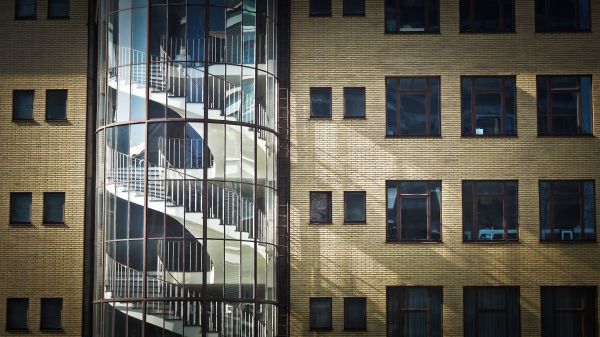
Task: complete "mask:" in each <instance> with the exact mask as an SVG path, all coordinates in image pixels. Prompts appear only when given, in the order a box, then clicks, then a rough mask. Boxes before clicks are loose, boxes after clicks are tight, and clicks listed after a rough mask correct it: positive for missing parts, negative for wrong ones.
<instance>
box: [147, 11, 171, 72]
mask: <svg viewBox="0 0 600 337" xmlns="http://www.w3.org/2000/svg"><path fill="white" fill-rule="evenodd" d="M167 9H168V7H167V6H151V7H150V34H149V35H148V38H149V51H150V61H151V62H157V61H165V60H166V51H167V50H169V49H168V45H167V41H166V40H167Z"/></svg>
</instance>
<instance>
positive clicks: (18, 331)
mask: <svg viewBox="0 0 600 337" xmlns="http://www.w3.org/2000/svg"><path fill="white" fill-rule="evenodd" d="M6 332H7V333H12V334H29V333H31V330H29V328H23V329H9V328H7V329H6Z"/></svg>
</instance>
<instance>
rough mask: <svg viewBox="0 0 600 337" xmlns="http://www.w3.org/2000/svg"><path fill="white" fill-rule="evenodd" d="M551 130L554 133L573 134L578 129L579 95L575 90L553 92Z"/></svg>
mask: <svg viewBox="0 0 600 337" xmlns="http://www.w3.org/2000/svg"><path fill="white" fill-rule="evenodd" d="M550 102H551V104H552V121H551V122H552V131H553V133H555V134H575V133H578V130H579V120H578V119H579V118H578V117H579V116H578V107H579V95H578V93H577V92H553V93H552V96H551V99H550Z"/></svg>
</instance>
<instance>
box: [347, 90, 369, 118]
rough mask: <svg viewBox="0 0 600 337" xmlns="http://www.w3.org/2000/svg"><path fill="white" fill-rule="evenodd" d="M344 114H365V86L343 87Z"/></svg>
mask: <svg viewBox="0 0 600 337" xmlns="http://www.w3.org/2000/svg"><path fill="white" fill-rule="evenodd" d="M344 116H345V117H364V116H365V88H344Z"/></svg>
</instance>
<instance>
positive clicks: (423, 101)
mask: <svg viewBox="0 0 600 337" xmlns="http://www.w3.org/2000/svg"><path fill="white" fill-rule="evenodd" d="M386 107H387V109H386V110H387V111H386V116H387V117H386V135H387V136H388V137H401V136H429V137H432V136H439V135H440V79H439V78H437V77H412V78H406V77H394V78H388V79H387V80H386Z"/></svg>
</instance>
